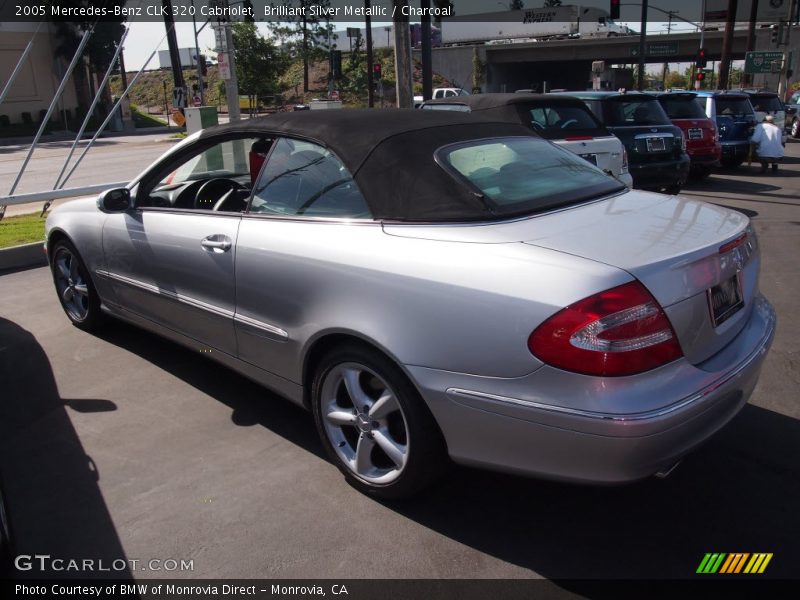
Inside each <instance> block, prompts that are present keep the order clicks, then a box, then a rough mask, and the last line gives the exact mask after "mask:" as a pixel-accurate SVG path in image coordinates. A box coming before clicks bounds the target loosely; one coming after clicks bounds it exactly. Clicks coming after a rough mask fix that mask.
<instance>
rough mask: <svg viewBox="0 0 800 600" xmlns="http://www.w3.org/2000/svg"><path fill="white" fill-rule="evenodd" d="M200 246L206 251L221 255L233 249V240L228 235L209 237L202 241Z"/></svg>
mask: <svg viewBox="0 0 800 600" xmlns="http://www.w3.org/2000/svg"><path fill="white" fill-rule="evenodd" d="M200 245H201V246H202V247H203V248H204V249H205V250H210V251H211V252H215V253H217V254H220V253H222V252H227V251H228V250H230V249H231V245H232V244H231V240H230V238H229V237H228V236H227V235H220V234H216V235H209V236H208V237H204V238H203V239H202V240H200Z"/></svg>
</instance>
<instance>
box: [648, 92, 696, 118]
mask: <svg viewBox="0 0 800 600" xmlns="http://www.w3.org/2000/svg"><path fill="white" fill-rule="evenodd" d="M658 101H659V102H660V103H661V107H662V108H663V109H664V110H665V111H666V113H667V116H668V117H669V118H670V119H705V118H706V113H705V111H704V110H703V109H702V108H700V105H699V104H698V103H697V102H695V101H694V96H693V95H689V96H661V97H660V98H659V99H658Z"/></svg>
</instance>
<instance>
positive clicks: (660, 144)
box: [647, 137, 667, 152]
mask: <svg viewBox="0 0 800 600" xmlns="http://www.w3.org/2000/svg"><path fill="white" fill-rule="evenodd" d="M666 149H667V145H666V144H665V143H664V138H660V137H657V138H647V151H648V152H663V151H664V150H666Z"/></svg>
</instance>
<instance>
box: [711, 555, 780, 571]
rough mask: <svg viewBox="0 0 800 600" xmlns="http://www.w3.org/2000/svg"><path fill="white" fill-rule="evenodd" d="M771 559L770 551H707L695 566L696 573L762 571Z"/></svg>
mask: <svg viewBox="0 0 800 600" xmlns="http://www.w3.org/2000/svg"><path fill="white" fill-rule="evenodd" d="M771 560H772V552H757V553H755V554H750V553H749V552H733V553H730V554H729V553H725V552H707V553H706V555H705V556H704V557H703V560H701V561H700V566H699V567H697V571H696V572H697V573H702V574H714V573H719V574H723V573H724V574H726V575H730V574H738V573H749V574H756V573H759V574H760V573H763V572H764V571H765V570H766V568H767V565H768V564H769V561H771Z"/></svg>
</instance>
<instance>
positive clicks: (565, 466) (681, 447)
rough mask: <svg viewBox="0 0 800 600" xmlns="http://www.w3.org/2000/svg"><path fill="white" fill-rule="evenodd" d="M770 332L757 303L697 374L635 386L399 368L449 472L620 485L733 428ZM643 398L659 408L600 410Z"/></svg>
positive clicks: (680, 373)
mask: <svg viewBox="0 0 800 600" xmlns="http://www.w3.org/2000/svg"><path fill="white" fill-rule="evenodd" d="M774 332H775V313H774V311H773V309H772V307H771V306H770V304H769V302H768V301H767V300H766V299H764V298H763V297H762V296H759V297H758V298H757V299H756V301H755V302H754V307H753V310H752V314H751V316H750V319H749V321H748V323H747V325H746V326H745V328H744V329H743V330H742V331H741V332H740V333H739V335H738V336H737V337H736V338H735V339H734V341H733V342H732V343H731V344H729V346H728V347H726V348H725V349H723V350H722V351H721V352H720V353H719V354H717V355H715V356H714V357H712V358H711V359H709V360H708V361H706V362H705V363H702V364H700V365H691V364H689V363H688V361H685V360H681V361H676V362H675V363H672V364H671V365H666V366H665V367H662V368H660V369H657V370H656V371H653V372H650V373H647V374H643V375H644V376H634V377H627V378H605V379H604V378H595V377H588V376H580V375H574V374H566V373H564V372H561V371H558V370H556V369H552V368H550V367H543V368H542V369H539V370H538V371H536V372H534V373H532V374H530V375H528V376H527V377H524V378H520V379H519V380H513V381H511V380H502V379H492V378H486V377H475V376H470V375H463V374H457V373H447V372H442V371H436V370H430V369H424V368H421V367H407V368H408V370H409V372H410V373H411V375H412V377H413V378H414V380H415V381H416V383H417V385H418V386H419V389H420V390H421V392H422V395H423V397H424V398H425V399H426V400H427V402H428V404H429V406H430V408H431V411H432V412H433V414H434V416H435V418H436V419H437V421H438V423H439V425H440V427H441V429H442V432H443V434H444V436H445V439H446V441H447V444H448V449H449V452H450V455H451V457H452V458H453V459H454V460H455V461H456V462H459V463H463V464H470V465H476V466H481V467H484V468H489V469H493V470H501V471H508V472H514V473H520V474H526V475H536V476H541V477H547V478H552V479H560V480H568V481H579V482H588V483H622V482H627V481H634V480H637V479H642V478H645V477H648V476H650V475H653V474H654V473H657V472H659V471H661V470H663V469H665V468H668V467H669V466H670V465H672V464H673V463H675V462H676V461H677V460H679V459H680V458H681V457H683V456H684V455H686V454H687V453H688V452H690V451H691V450H692V449H694V448H695V447H697V446H698V445H700V444H702V443H703V442H704V441H705V440H707V439H708V438H709V437H710V436H711V435H713V434H714V433H715V432H716V431H717V430H719V429H720V428H721V427H722V426H723V425H725V424H726V423H727V422H728V421H729V420H730V419H731V418H733V417H734V416H735V415H736V414H737V413H738V412H739V410H741V408H742V407H743V406H744V404H745V403H746V402H747V399H748V398H749V396H750V394H751V393H752V391H753V388H754V387H755V385H756V382H757V381H758V376H759V373H760V370H761V365H762V363H763V360H764V357H765V355H766V353H767V350H768V349H769V347H770V344H771V343H772V339H773V337H774ZM548 370H550V371H551V372H550V373H548V372H547V371H548ZM554 372H555V375H554ZM554 380H555V382H556V384H555V385H553V383H554ZM538 382H542V385H541V386H538V385H537V383H538ZM565 382H567V383H565ZM692 387H693V389H692ZM689 389H691V392H690V393H686V392H687V390H689ZM653 398H655V399H656V401H657V402H658V403H659V404H660V405H659V406H654V407H651V408H648V409H647V410H645V411H643V412H628V411H626V412H613V411H609V410H607V407H609V406H610V405H611V404H613V403H614V402H618V404H620V405H623V404H624V405H626V406H631V402H630V401H631V400H634V401H638V402H640V403H642V404H644V403H645V402H647V400H648V399H653ZM572 400H575V402H574V405H573V406H569V405H568V403H569V402H570V401H572ZM551 402H552V404H551ZM555 402H560V405H557V404H555ZM579 403H583V405H582V406H580V407H578V406H577V405H578V404H579Z"/></svg>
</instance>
